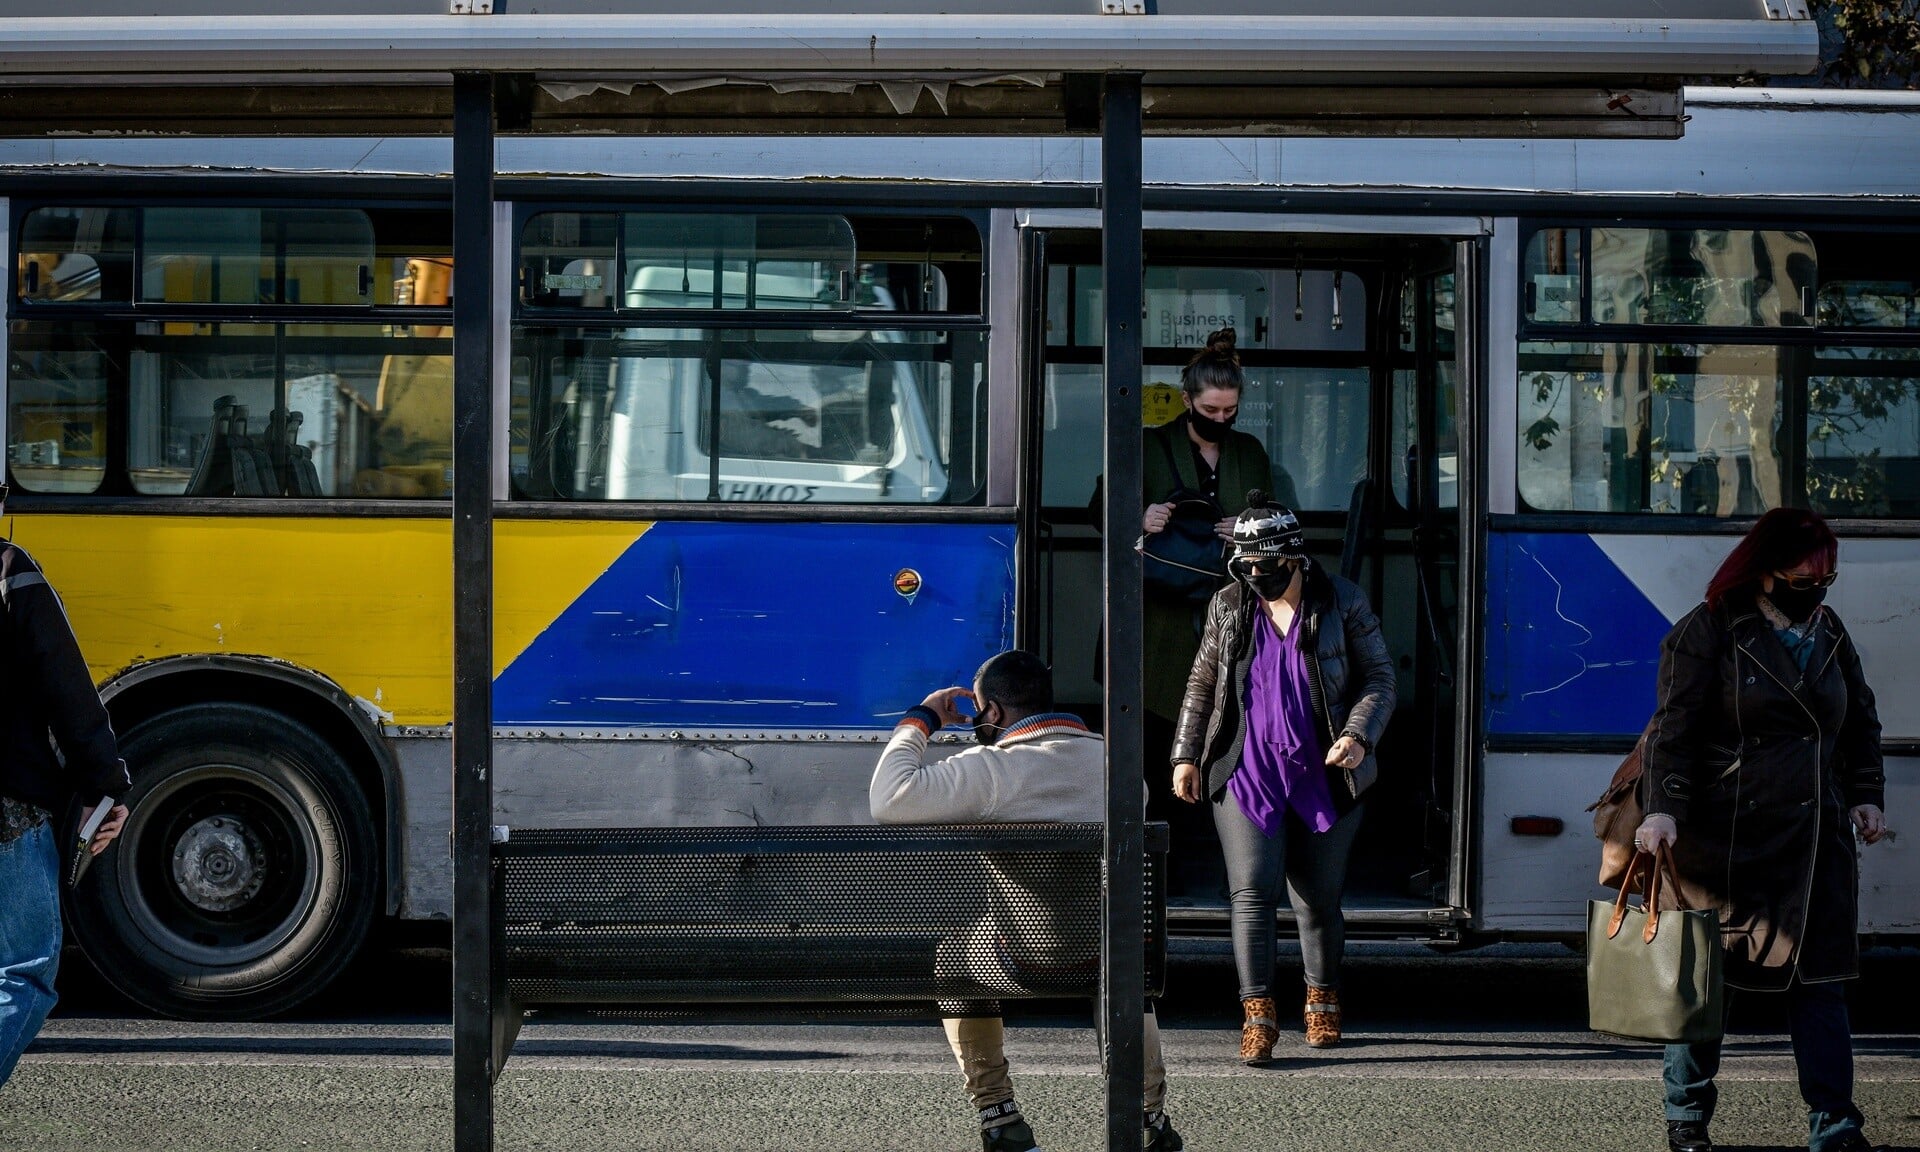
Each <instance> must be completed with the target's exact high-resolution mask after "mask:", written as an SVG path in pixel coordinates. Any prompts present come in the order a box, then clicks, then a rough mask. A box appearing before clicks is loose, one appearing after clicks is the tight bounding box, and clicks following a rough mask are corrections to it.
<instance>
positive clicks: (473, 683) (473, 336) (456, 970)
mask: <svg viewBox="0 0 1920 1152" xmlns="http://www.w3.org/2000/svg"><path fill="white" fill-rule="evenodd" d="M492 301H493V77H492V75H491V74H489V73H485V72H460V73H455V74H454V78H453V557H452V560H453V1144H454V1149H455V1152H490V1150H491V1149H492V1148H493V1076H494V1073H495V1071H496V1069H495V1068H494V1067H493V1059H492V1047H493V1039H492V1038H493V1010H494V1003H493V982H492V964H493V959H494V958H493V956H492V934H491V931H490V927H491V922H492V916H493V914H494V909H493V907H492V898H491V885H490V883H489V867H490V859H489V858H490V854H491V851H492V848H491V844H492V823H493V468H492V462H493V444H492V439H493V354H494V348H493V320H492V316H491V305H492Z"/></svg>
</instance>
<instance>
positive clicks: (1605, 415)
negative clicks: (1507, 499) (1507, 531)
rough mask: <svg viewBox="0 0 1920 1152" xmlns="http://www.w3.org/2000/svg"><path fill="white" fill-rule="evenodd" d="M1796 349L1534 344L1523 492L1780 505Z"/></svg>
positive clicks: (1574, 499) (1697, 508)
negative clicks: (1783, 432)
mask: <svg viewBox="0 0 1920 1152" xmlns="http://www.w3.org/2000/svg"><path fill="white" fill-rule="evenodd" d="M1784 359H1785V356H1784V354H1783V352H1782V351H1781V350H1780V349H1778V348H1774V347H1771V346H1739V345H1699V346H1695V345H1683V344H1523V345H1522V346H1521V348H1520V379H1521V397H1520V399H1521V416H1520V419H1521V426H1522V432H1521V445H1520V462H1519V464H1520V494H1521V496H1522V497H1523V498H1524V499H1525V500H1526V502H1527V503H1528V504H1529V505H1530V506H1532V507H1534V508H1537V509H1542V510H1564V511H1592V512H1670V513H1684V514H1690V515H1702V516H1757V515H1759V514H1760V513H1762V512H1765V511H1766V510H1768V509H1769V508H1777V507H1779V506H1780V505H1781V503H1782V501H1783V497H1784V495H1785V491H1784V481H1785V472H1784V463H1783V456H1782V451H1781V439H1780V421H1781V415H1782V401H1781V396H1782V386H1783V380H1784V376H1783V361H1784Z"/></svg>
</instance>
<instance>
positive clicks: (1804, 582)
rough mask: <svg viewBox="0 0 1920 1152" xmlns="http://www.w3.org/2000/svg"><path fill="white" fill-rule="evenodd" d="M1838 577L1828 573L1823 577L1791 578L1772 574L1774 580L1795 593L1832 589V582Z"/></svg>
mask: <svg viewBox="0 0 1920 1152" xmlns="http://www.w3.org/2000/svg"><path fill="white" fill-rule="evenodd" d="M1839 576H1840V574H1839V573H1838V572H1829V573H1827V574H1826V575H1825V576H1791V575H1788V574H1787V573H1785V572H1775V573H1774V574H1773V578H1774V579H1775V580H1778V581H1780V582H1781V583H1782V584H1785V585H1786V586H1787V587H1789V588H1791V589H1793V590H1794V591H1795V592H1805V591H1807V590H1808V589H1810V588H1831V587H1833V582H1834V581H1835V580H1836V579H1838V578H1839Z"/></svg>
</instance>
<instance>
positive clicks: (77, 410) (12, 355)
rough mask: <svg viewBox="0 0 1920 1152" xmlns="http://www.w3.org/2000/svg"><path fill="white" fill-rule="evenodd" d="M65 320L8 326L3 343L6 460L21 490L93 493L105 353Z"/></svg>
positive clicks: (103, 437)
mask: <svg viewBox="0 0 1920 1152" xmlns="http://www.w3.org/2000/svg"><path fill="white" fill-rule="evenodd" d="M72 327H73V326H69V325H58V326H56V325H44V324H16V325H14V327H13V332H12V335H11V337H10V343H9V346H8V348H7V464H8V466H9V468H10V469H11V470H12V473H13V482H14V483H15V484H17V485H19V486H20V488H21V490H22V491H25V492H67V493H87V492H94V491H98V490H99V488H100V483H101V480H102V479H103V478H104V477H105V475H106V455H107V390H108V380H109V371H110V369H109V364H108V357H107V354H106V353H105V352H104V351H103V350H102V349H101V348H100V346H99V345H98V344H97V342H95V341H93V340H90V339H88V337H87V336H86V335H85V334H84V333H83V332H74V331H72V330H71V329H72Z"/></svg>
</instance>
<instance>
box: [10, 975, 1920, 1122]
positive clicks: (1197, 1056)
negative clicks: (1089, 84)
mask: <svg viewBox="0 0 1920 1152" xmlns="http://www.w3.org/2000/svg"><path fill="white" fill-rule="evenodd" d="M449 973H450V968H449V965H448V963H447V958H446V955H445V953H444V952H440V951H436V950H432V949H418V948H414V949H402V948H396V947H391V946H389V947H385V948H381V949H377V950H375V951H374V952H373V953H372V954H371V955H369V956H368V957H367V958H366V959H365V960H363V962H362V963H361V964H360V965H359V967H358V969H357V970H356V971H355V972H354V973H352V974H351V975H350V976H349V977H348V979H347V980H346V981H343V983H342V985H341V986H339V987H338V988H337V989H336V990H335V991H333V992H331V993H329V994H328V995H327V996H326V997H325V998H324V999H323V1000H322V1001H319V1002H316V1003H314V1004H312V1005H310V1006H309V1008H308V1009H307V1010H306V1011H304V1012H303V1013H301V1014H300V1015H299V1016H297V1017H296V1018H293V1019H288V1020H281V1021H276V1022H273V1023H267V1024H240V1025H183V1024H178V1023H173V1022H165V1021H155V1020H151V1019H144V1018H141V1017H139V1016H137V1015H136V1014H132V1013H130V1012H129V1011H128V1010H127V1009H126V1007H125V1006H124V1005H122V1004H121V1003H119V1002H118V1001H117V1000H116V998H114V997H113V996H112V994H111V993H110V992H108V991H106V990H105V989H104V988H103V987H102V986H101V985H100V984H99V983H98V981H97V979H94V978H90V974H89V973H86V972H85V971H84V969H80V968H70V969H69V971H68V973H67V979H66V981H65V986H66V997H67V998H66V1000H65V1002H64V1003H63V1005H62V1009H61V1011H60V1012H59V1013H58V1014H57V1015H56V1018H55V1019H54V1020H52V1021H50V1022H49V1024H48V1027H47V1029H46V1031H45V1032H44V1033H43V1034H42V1036H41V1039H40V1040H39V1041H38V1042H37V1043H36V1044H35V1046H34V1047H33V1049H32V1050H30V1052H29V1053H28V1055H27V1058H26V1059H25V1060H24V1061H23V1062H22V1064H21V1067H20V1069H19V1070H18V1072H17V1073H16V1074H15V1077H14V1079H13V1081H12V1082H11V1083H9V1084H8V1085H7V1086H6V1087H5V1088H0V1149H16V1148H17V1149H23V1150H26V1149H31V1150H34V1152H68V1150H73V1152H80V1150H83V1149H84V1150H89V1152H93V1150H102V1149H142V1150H146V1149H152V1150H155V1152H173V1150H180V1152H216V1150H226V1149H235V1150H240V1149H307V1148H312V1149H323V1148H324V1149H406V1150H412V1149H435V1150H440V1149H446V1148H448V1147H450V1145H451V1124H452V1119H451V1117H452V1111H451V1103H450V1100H451V1080H452V1078H451V1073H450V1071H449V1063H450V1058H449V1053H450V1041H449V1038H448V1035H449V1034H448V1029H447V1027H446V1024H445V1015H444V1013H445V1011H446V1008H447V1005H448V992H447V979H448V976H449ZM1282 979H1283V981H1289V980H1291V981H1297V979H1298V969H1297V967H1296V968H1291V969H1289V970H1286V971H1283V973H1282ZM1917 979H1920V952H1916V951H1912V950H1908V951H1901V952H1882V953H1875V954H1872V955H1870V957H1869V962H1868V965H1867V971H1866V979H1864V980H1863V981H1862V982H1861V983H1860V985H1859V986H1858V987H1857V988H1856V998H1855V1004H1856V1007H1855V1016H1856V1029H1857V1031H1858V1032H1859V1037H1858V1040H1857V1043H1856V1053H1857V1074H1858V1078H1859V1089H1858V1096H1859V1100H1860V1103H1861V1105H1862V1107H1863V1108H1864V1109H1865V1110H1866V1112H1867V1115H1868V1117H1869V1125H1870V1127H1869V1131H1870V1132H1871V1133H1872V1134H1873V1135H1874V1136H1875V1138H1876V1139H1878V1140H1881V1141H1886V1142H1890V1143H1892V1144H1893V1145H1894V1146H1895V1147H1905V1148H1920V1060H1916V1056H1920V997H1915V996H1913V995H1912V989H1913V987H1914V986H1915V984H1916V980H1917ZM1582 988H1583V986H1582V983H1581V970H1580V961H1579V959H1578V958H1577V957H1575V956H1573V955H1571V954H1569V953H1566V952H1564V951H1561V950H1558V949H1555V948H1505V949H1498V950H1493V951H1489V952H1485V953H1481V954H1474V955H1466V956H1453V957H1446V958H1440V957H1436V956H1434V955H1432V954H1431V953H1429V952H1427V951H1426V950H1425V949H1423V948H1419V947H1385V948H1381V947H1371V946H1360V947H1356V949H1355V950H1354V954H1353V957H1352V959H1351V961H1350V966H1349V971H1348V975H1347V991H1346V999H1347V1002H1348V1016H1349V1023H1348V1036H1349V1039H1348V1042H1347V1043H1346V1044H1345V1045H1344V1046H1342V1047H1341V1048H1339V1049H1336V1050H1333V1051H1331V1052H1324V1053H1323V1052H1314V1051H1312V1050H1310V1049H1307V1048H1306V1047H1305V1046H1304V1045H1303V1044H1302V1043H1301V1039H1300V1035H1299V1032H1298V1030H1297V1029H1296V1030H1295V1031H1294V1032H1292V1033H1290V1034H1288V1035H1285V1036H1283V1037H1282V1040H1281V1045H1280V1049H1279V1050H1278V1052H1277V1055H1278V1056H1280V1057H1281V1059H1280V1060H1279V1061H1278V1062H1277V1063H1276V1065H1275V1066H1274V1067H1272V1068H1269V1069H1262V1070H1256V1069H1248V1068H1244V1067H1242V1066H1241V1065H1240V1064H1239V1063H1238V1062H1237V1060H1236V1059H1235V1042H1236V1024H1237V1022H1236V1020H1235V1019H1234V1018H1233V1015H1232V1014H1233V1012H1234V1011H1235V1010H1236V1005H1235V1004H1234V997H1233V991H1234V989H1233V980H1232V973H1231V968H1230V965H1229V964H1228V963H1227V958H1226V956H1225V954H1224V949H1222V948H1217V947H1203V948H1202V949H1200V950H1199V951H1198V952H1188V953H1186V954H1183V955H1180V956H1178V957H1176V961H1175V963H1174V965H1173V968H1172V987H1171V989H1170V995H1169V997H1168V999H1167V1001H1166V1002H1164V1004H1163V1006H1162V1020H1163V1027H1164V1030H1165V1034H1166V1040H1167V1055H1168V1063H1169V1066H1170V1069H1171V1081H1172V1086H1171V1099H1170V1108H1171V1111H1172V1113H1173V1116H1174V1119H1175V1122H1176V1124H1178V1126H1179V1127H1180V1128H1181V1129H1182V1131H1183V1132H1185V1133H1186V1135H1187V1137H1188V1146H1189V1147H1191V1148H1194V1149H1196V1150H1201V1149H1283V1148H1285V1149H1291V1148H1315V1149H1356V1150H1357V1149H1408V1150H1414V1149H1419V1150H1423V1152H1424V1150H1430V1149H1473V1150H1475V1152H1480V1150H1487V1149H1541V1150H1549V1152H1584V1150H1589V1149H1590V1150H1593V1152H1611V1150H1613V1149H1623V1150H1624V1149H1645V1150H1649V1152H1654V1150H1657V1149H1660V1148H1662V1147H1664V1143H1663V1140H1662V1130H1661V1123H1660V1111H1659V1087H1658V1079H1659V1057H1658V1051H1657V1049H1655V1048H1653V1047H1652V1046H1649V1045H1639V1044H1626V1043H1621V1042H1618V1041H1614V1040H1611V1039H1608V1038H1605V1037H1601V1036H1596V1035H1595V1034H1593V1033H1590V1032H1588V1031H1586V1029H1585V1028H1584V1026H1583V1018H1584V1000H1583V999H1582V997H1583V991H1582ZM1010 1025H1011V1031H1010V1037H1009V1049H1010V1053H1011V1056H1012V1059H1013V1067H1014V1076H1015V1083H1016V1086H1017V1089H1018V1091H1019V1094H1020V1100H1021V1103H1022V1106H1023V1108H1024V1109H1025V1110H1026V1111H1027V1113H1028V1114H1029V1116H1030V1117H1031V1118H1032V1120H1033V1122H1034V1124H1035V1127H1036V1129H1037V1130H1038V1132H1039V1134H1040V1136H1041V1139H1042V1146H1043V1147H1044V1148H1045V1149H1047V1150H1048V1152H1073V1150H1088V1152H1091V1150H1093V1149H1096V1148H1098V1147H1099V1146H1100V1143H1099V1141H1100V1133H1101V1124H1102V1121H1101V1115H1102V1107H1103V1095H1102V1085H1101V1081H1100V1078H1099V1068H1098V1065H1097V1063H1096V1056H1095V1049H1094V1039H1093V1034H1092V1030H1091V1029H1090V1028H1089V1027H1088V1026H1087V1022H1086V1020H1085V1018H1084V1016H1083V1015H1081V1014H1080V1013H1079V1012H1077V1011H1075V1010H1073V1009H1072V1007H1071V1006H1065V1005H1061V1006H1043V1010H1042V1011H1039V1012H1032V1013H1027V1014H1024V1015H1018V1016H1015V1017H1014V1018H1012V1020H1011V1021H1010ZM1781 1026H1782V1025H1781V1020H1780V1017H1779V1014H1778V1009H1777V1005H1776V1004H1774V1003H1772V1002H1770V1001H1769V999H1768V998H1766V997H1747V998H1745V999H1743V1000H1740V1001H1738V1002H1736V1005H1735V1017H1734V1035H1733V1036H1732V1037H1731V1039H1730V1040H1729V1044H1728V1049H1727V1052H1728V1056H1727V1061H1726V1067H1725V1070H1724V1072H1723V1075H1722V1084H1723V1096H1722V1103H1721V1115H1720V1118H1719V1120H1718V1121H1717V1122H1716V1124H1715V1135H1716V1137H1717V1138H1718V1139H1719V1140H1720V1142H1721V1144H1722V1146H1723V1147H1729V1148H1749V1149H1753V1148H1765V1149H1789V1148H1796V1147H1804V1146H1805V1144H1804V1140H1805V1127H1804V1113H1803V1111H1802V1108H1801V1105H1800V1103H1799V1100H1798V1095H1797V1092H1796V1090H1795V1086H1794V1079H1793V1064H1792V1058H1791V1054H1790V1050H1789V1048H1788V1046H1787V1044H1786V1041H1785V1038H1784V1037H1783V1036H1781V1035H1779V1031H1780V1029H1781ZM950 1061H951V1057H950V1056H949V1055H948V1054H947V1052H946V1050H945V1045H944V1043H943V1042H942V1040H941V1037H940V1034H939V1030H938V1028H937V1026H936V1025H934V1024H933V1023H932V1022H931V1021H927V1020H912V1019H880V1020H868V1021H865V1022H853V1023H847V1022H814V1021H807V1020H803V1019H799V1018H785V1019H775V1020H769V1019H764V1018H759V1017H754V1016H748V1015H742V1014H737V1013H736V1014H728V1015H725V1016H717V1015H712V1014H708V1015H688V1014H682V1015H678V1016H672V1015H668V1016H662V1017H658V1018H654V1019H648V1020H623V1021H612V1022H610V1021H592V1020H586V1019H580V1018H575V1019H568V1020H555V1021H539V1022H534V1023H531V1024H529V1026H528V1027H527V1029H526V1030H525V1031H524V1032H523V1033H522V1035H521V1039H520V1041H519V1044H518V1045H517V1046H516V1048H515V1051H514V1055H513V1058H512V1060H511V1061H510V1062H509V1063H508V1065H507V1068H506V1073H505V1075H504V1077H503V1078H502V1080H501V1082H500V1085H499V1087H498V1089H497V1092H496V1101H497V1109H498V1122H497V1130H498V1141H497V1145H498V1147H500V1148H502V1149H577V1148H586V1149H594V1150H596V1152H598V1150H601V1149H608V1150H613V1149H660V1150H672V1152H698V1150H704V1149H714V1150H727V1152H732V1150H735V1149H782V1150H784V1149H795V1150H800V1149H835V1150H840V1149H862V1150H864V1149H900V1150H903V1152H914V1150H920V1149H930V1150H931V1149H939V1150H953V1152H969V1150H971V1149H973V1148H977V1147H978V1143H977V1137H976V1135H975V1130H974V1127H973V1123H972V1118H971V1115H970V1112H969V1110H968V1109H967V1107H966V1105H965V1102H964V1099H963V1098H962V1096H961V1094H960V1091H959V1082H958V1074H957V1072H956V1071H955V1070H954V1069H953V1067H952V1065H951V1063H950Z"/></svg>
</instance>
